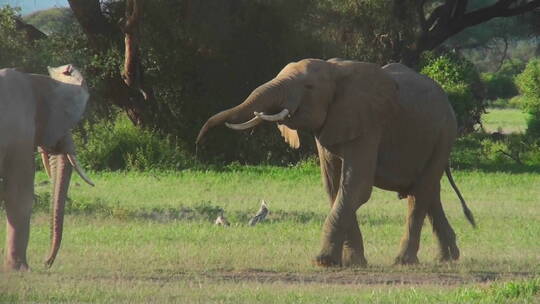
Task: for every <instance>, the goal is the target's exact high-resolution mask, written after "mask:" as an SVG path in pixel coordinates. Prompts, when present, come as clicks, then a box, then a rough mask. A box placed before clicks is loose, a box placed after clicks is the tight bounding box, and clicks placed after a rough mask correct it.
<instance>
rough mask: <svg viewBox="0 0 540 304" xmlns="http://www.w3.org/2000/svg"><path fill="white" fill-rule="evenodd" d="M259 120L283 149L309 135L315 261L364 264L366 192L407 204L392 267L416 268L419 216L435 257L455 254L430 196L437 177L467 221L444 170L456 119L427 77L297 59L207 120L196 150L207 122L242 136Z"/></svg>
mask: <svg viewBox="0 0 540 304" xmlns="http://www.w3.org/2000/svg"><path fill="white" fill-rule="evenodd" d="M265 121H269V122H275V123H277V126H278V129H279V131H280V132H281V135H282V136H283V137H284V139H285V141H286V142H287V143H289V144H290V145H291V147H293V148H298V147H299V145H300V141H299V137H298V133H297V130H303V131H307V132H311V133H312V134H313V135H314V137H315V141H316V145H317V151H318V156H319V160H320V168H321V176H322V182H323V185H324V187H325V190H326V192H327V194H328V198H329V200H330V208H331V209H330V212H329V214H328V216H327V217H326V219H325V222H324V225H323V229H322V248H321V250H320V253H319V254H318V255H317V256H316V257H315V259H314V263H315V264H316V265H319V266H323V267H329V266H338V267H339V266H342V267H349V266H353V265H357V266H365V265H367V260H366V258H365V255H364V245H363V238H362V233H361V230H360V227H359V225H358V220H357V216H356V211H357V210H358V208H359V207H360V206H361V205H363V204H364V203H366V202H367V201H368V200H369V198H370V196H371V193H372V189H373V187H374V186H375V187H378V188H380V189H383V190H388V191H394V192H397V193H398V196H399V198H407V199H408V213H407V218H406V225H405V233H404V235H403V238H402V239H401V244H400V251H399V253H398V255H397V257H396V259H395V263H396V264H415V263H418V257H417V253H418V249H419V244H420V232H421V229H422V226H423V222H424V218H425V216H426V215H427V217H428V218H429V220H430V222H431V225H432V227H433V233H434V235H435V237H436V238H437V240H438V244H439V253H438V258H439V260H440V261H452V260H457V259H458V258H459V249H458V247H457V244H456V234H455V233H454V230H453V229H452V227H451V226H450V224H449V222H448V220H447V218H446V215H445V213H444V210H443V207H442V204H441V199H440V180H441V178H442V175H443V172H446V173H447V177H448V178H449V180H450V181H451V184H452V187H453V188H454V190H455V191H456V193H457V194H458V196H459V198H460V201H461V205H462V208H463V211H464V213H465V215H466V217H467V219H468V221H469V222H470V223H471V224H472V225H473V226H475V222H474V218H473V215H472V212H471V211H470V210H469V208H468V207H467V205H466V203H465V201H464V200H463V197H462V196H461V194H460V193H459V189H458V188H457V186H456V185H455V183H454V181H453V179H452V175H451V172H450V169H449V157H450V151H451V149H452V145H453V143H454V141H455V138H456V134H457V123H456V118H455V115H454V112H453V110H452V107H451V105H450V103H449V102H448V98H447V96H446V94H445V92H444V91H443V90H442V89H441V87H440V86H439V85H438V84H437V83H436V82H435V81H433V80H431V79H430V78H428V77H426V76H423V75H420V74H418V73H416V72H415V71H413V70H412V69H409V68H408V67H406V66H404V65H402V64H399V63H392V64H388V65H386V66H384V67H381V66H379V65H377V64H373V63H366V62H358V61H353V60H344V59H337V58H334V59H330V60H327V61H325V60H321V59H303V60H300V61H298V62H292V63H289V64H288V65H286V66H285V67H284V68H283V69H282V70H281V71H280V72H279V73H278V75H277V76H276V77H275V78H273V79H272V80H270V81H268V82H267V83H265V84H263V85H261V86H259V87H257V88H256V89H255V90H254V91H253V92H252V93H251V94H250V95H249V96H248V97H247V98H246V99H245V101H244V102H242V103H241V104H239V105H237V106H235V107H233V108H230V109H227V110H224V111H222V112H220V113H218V114H216V115H214V116H212V117H210V118H209V119H208V120H207V121H206V123H205V124H204V125H203V126H202V128H201V130H200V132H199V134H198V137H197V140H196V145H197V146H199V145H200V144H201V143H202V140H203V138H204V136H205V134H206V133H207V132H208V130H209V129H211V128H213V127H215V126H218V125H222V124H225V125H226V126H227V127H229V128H232V129H235V130H243V129H248V128H252V127H255V126H257V125H258V124H260V123H261V122H265Z"/></svg>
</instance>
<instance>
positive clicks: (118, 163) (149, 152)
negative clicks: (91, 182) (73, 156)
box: [75, 114, 197, 171]
mask: <svg viewBox="0 0 540 304" xmlns="http://www.w3.org/2000/svg"><path fill="white" fill-rule="evenodd" d="M87 134H90V135H87ZM75 142H76V145H77V147H78V157H79V159H80V161H81V162H82V163H83V164H84V165H85V166H86V167H88V168H90V169H92V170H141V171H142V170H152V169H169V170H174V169H185V168H192V167H194V166H197V163H196V161H195V160H194V159H193V158H192V157H190V156H188V154H187V153H185V151H183V150H182V149H180V148H179V147H178V146H177V143H176V142H174V141H172V140H170V138H162V137H160V136H159V135H157V134H155V133H154V132H151V131H148V130H142V129H139V128H136V127H134V126H133V124H132V123H131V122H130V121H129V120H128V119H127V117H126V116H125V115H123V114H119V115H118V118H117V119H116V120H115V121H113V123H110V122H108V121H101V122H99V123H95V124H90V123H88V122H87V123H86V124H85V125H84V126H83V127H82V128H79V130H78V132H76V133H75Z"/></svg>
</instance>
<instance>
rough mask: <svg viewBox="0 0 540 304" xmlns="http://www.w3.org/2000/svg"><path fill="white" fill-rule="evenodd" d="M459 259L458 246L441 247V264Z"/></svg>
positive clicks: (439, 258)
mask: <svg viewBox="0 0 540 304" xmlns="http://www.w3.org/2000/svg"><path fill="white" fill-rule="evenodd" d="M458 259H459V248H458V247H457V246H456V244H451V245H448V246H444V247H441V249H440V253H439V257H438V260H439V261H440V262H451V261H456V260H458Z"/></svg>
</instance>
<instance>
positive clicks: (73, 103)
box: [0, 65, 93, 270]
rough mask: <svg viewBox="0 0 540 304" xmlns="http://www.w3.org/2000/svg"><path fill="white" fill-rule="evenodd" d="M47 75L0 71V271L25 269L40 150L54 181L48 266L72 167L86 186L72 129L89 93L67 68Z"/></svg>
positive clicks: (54, 251) (57, 245)
mask: <svg viewBox="0 0 540 304" xmlns="http://www.w3.org/2000/svg"><path fill="white" fill-rule="evenodd" d="M49 75H50V77H49V76H44V75H37V74H26V73H22V72H19V71H17V70H15V69H2V70H0V181H1V183H2V185H0V188H1V189H2V191H1V192H0V195H1V197H0V201H4V204H5V209H6V215H7V238H6V247H5V253H4V267H5V269H7V270H27V269H28V262H27V258H26V248H27V246H28V238H29V235H30V214H31V211H32V203H33V200H34V174H35V164H34V153H35V150H36V147H37V148H38V150H39V151H40V152H41V155H42V158H43V164H44V167H45V170H46V171H47V173H48V174H49V176H50V177H51V178H52V180H53V183H52V184H53V195H52V223H51V225H52V228H51V229H52V233H51V237H52V240H51V250H50V253H49V256H48V258H47V260H46V262H45V264H46V265H47V266H49V267H50V266H51V265H52V264H53V262H54V259H55V258H56V255H57V253H58V250H59V248H60V242H61V240H62V227H63V220H64V206H65V201H66V196H67V191H68V188H69V182H70V178H71V173H72V169H73V168H74V169H75V171H76V172H77V173H78V174H79V175H80V176H81V177H82V178H83V180H85V181H86V182H87V183H89V184H90V185H93V183H92V181H91V180H90V179H89V178H88V177H87V176H86V174H85V173H84V171H83V170H82V168H81V167H80V166H79V164H78V162H77V158H76V156H75V145H74V143H73V139H72V136H71V131H70V130H71V128H73V127H74V126H75V124H76V123H77V122H78V121H79V120H80V119H81V116H82V114H83V112H84V109H85V107H86V102H87V100H88V97H89V94H88V89H87V87H86V84H85V83H84V79H83V77H82V75H81V73H80V72H79V71H78V70H76V69H75V68H73V66H71V65H65V66H60V67H57V68H49Z"/></svg>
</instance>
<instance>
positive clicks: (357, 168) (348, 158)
mask: <svg viewBox="0 0 540 304" xmlns="http://www.w3.org/2000/svg"><path fill="white" fill-rule="evenodd" d="M376 151H377V145H375V144H371V145H370V144H367V143H366V142H365V141H363V140H361V139H356V140H354V141H353V142H350V143H348V146H347V147H341V150H340V151H339V153H340V154H341V159H342V164H341V165H342V168H341V170H340V171H341V176H340V183H339V190H338V191H337V194H336V195H335V196H334V195H332V193H330V192H331V191H329V194H330V198H332V196H334V202H333V204H332V209H331V211H330V214H328V216H327V218H326V221H325V223H324V227H323V235H322V249H321V251H320V253H319V255H318V256H317V257H316V259H315V263H316V264H317V265H320V266H350V265H366V263H367V262H366V259H365V257H364V246H363V240H362V234H361V231H360V227H359V226H358V221H357V218H356V210H357V209H358V208H359V207H360V206H361V205H362V204H363V203H365V202H367V200H368V199H369V197H370V196H371V191H372V187H373V181H374V176H375V168H376V162H377V153H376ZM319 153H320V150H319ZM321 165H322V163H321ZM323 173H324V170H323ZM330 176H331V175H330ZM328 180H329V181H331V180H332V179H328ZM333 180H335V178H334V179H333ZM326 186H327V190H330V189H332V188H330V187H328V185H326ZM333 188H334V189H335V187H333Z"/></svg>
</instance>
